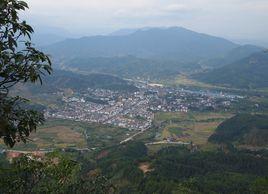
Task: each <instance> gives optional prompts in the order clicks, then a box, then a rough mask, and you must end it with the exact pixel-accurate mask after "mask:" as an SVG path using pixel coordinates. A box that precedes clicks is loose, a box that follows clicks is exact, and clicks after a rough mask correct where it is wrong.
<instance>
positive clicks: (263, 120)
mask: <svg viewBox="0 0 268 194" xmlns="http://www.w3.org/2000/svg"><path fill="white" fill-rule="evenodd" d="M209 141H211V142H214V143H234V144H238V145H241V144H242V145H248V146H264V147H266V146H267V145H268V116H267V115H258V114H256V115H251V114H239V115H236V116H234V117H233V118H231V119H227V120H226V121H224V122H223V123H222V124H220V125H219V127H218V128H217V129H216V132H215V133H214V134H213V135H212V136H211V137H210V138H209Z"/></svg>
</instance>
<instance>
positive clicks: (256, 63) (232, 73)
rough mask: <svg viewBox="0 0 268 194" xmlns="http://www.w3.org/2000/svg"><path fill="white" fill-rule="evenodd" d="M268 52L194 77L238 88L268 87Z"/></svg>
mask: <svg viewBox="0 0 268 194" xmlns="http://www.w3.org/2000/svg"><path fill="white" fill-rule="evenodd" d="M267 75H268V52H266V51H263V52H259V53H255V54H253V55H251V56H250V57H247V58H244V59H242V60H239V61H236V62H234V63H232V64H229V65H226V66H224V67H221V68H218V69H214V70H211V71H209V72H205V73H201V74H197V75H194V76H193V78H194V79H197V80H199V81H202V82H206V83H210V84H217V85H222V86H227V87H236V88H265V87H268V76H267Z"/></svg>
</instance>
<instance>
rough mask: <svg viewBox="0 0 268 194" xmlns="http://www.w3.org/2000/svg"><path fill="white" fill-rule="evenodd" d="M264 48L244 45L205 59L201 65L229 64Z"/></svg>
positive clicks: (209, 66)
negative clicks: (221, 54)
mask: <svg viewBox="0 0 268 194" xmlns="http://www.w3.org/2000/svg"><path fill="white" fill-rule="evenodd" d="M263 50H264V48H261V47H258V46H254V45H242V46H239V47H237V48H234V49H232V50H231V51H230V52H228V53H227V54H225V55H223V56H220V57H217V58H213V59H208V60H204V61H202V62H201V65H202V66H204V67H208V68H219V67H222V66H224V65H228V64H231V63H234V62H236V61H239V60H241V59H244V58H246V57H249V56H250V55H252V54H255V53H259V52H261V51H263Z"/></svg>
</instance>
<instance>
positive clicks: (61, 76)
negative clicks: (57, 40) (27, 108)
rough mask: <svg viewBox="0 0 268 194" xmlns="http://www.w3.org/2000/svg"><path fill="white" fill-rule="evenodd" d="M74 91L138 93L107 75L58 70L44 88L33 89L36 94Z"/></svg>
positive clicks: (121, 80)
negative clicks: (60, 90) (98, 90)
mask: <svg viewBox="0 0 268 194" xmlns="http://www.w3.org/2000/svg"><path fill="white" fill-rule="evenodd" d="M64 88H65V89H67V88H70V89H73V90H75V91H81V90H86V89H87V88H93V89H94V88H103V89H110V90H119V91H130V92H133V91H136V90H137V88H136V87H135V86H134V85H132V84H130V83H129V82H127V81H125V80H123V79H121V78H118V77H115V76H111V75H107V74H89V75H81V74H78V73H72V72H70V71H62V70H56V71H54V72H53V75H52V76H50V77H47V78H45V79H44V80H43V86H42V87H41V88H40V87H36V86H34V87H31V90H32V91H34V92H57V91H58V90H59V89H64Z"/></svg>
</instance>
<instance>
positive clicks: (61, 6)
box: [24, 0, 268, 42]
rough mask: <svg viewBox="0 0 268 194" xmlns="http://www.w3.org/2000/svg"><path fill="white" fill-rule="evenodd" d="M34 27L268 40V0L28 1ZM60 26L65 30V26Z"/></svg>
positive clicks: (102, 32)
mask: <svg viewBox="0 0 268 194" xmlns="http://www.w3.org/2000/svg"><path fill="white" fill-rule="evenodd" d="M26 2H27V3H28V5H29V6H30V10H28V11H27V13H26V14H25V15H24V17H26V19H27V20H29V21H30V23H31V24H33V25H34V26H39V27H40V26H50V27H54V28H58V29H64V30H65V31H68V32H70V33H72V34H79V35H93V34H105V33H109V32H112V31H114V30H117V29H122V28H140V27H156V26H159V27H164V26H182V27H185V28H189V29H191V30H194V31H198V32H203V33H208V34H212V35H217V36H222V37H226V38H233V39H241V40H242V39H251V40H263V41H267V42H268V0H26ZM59 31H60V30H59Z"/></svg>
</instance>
